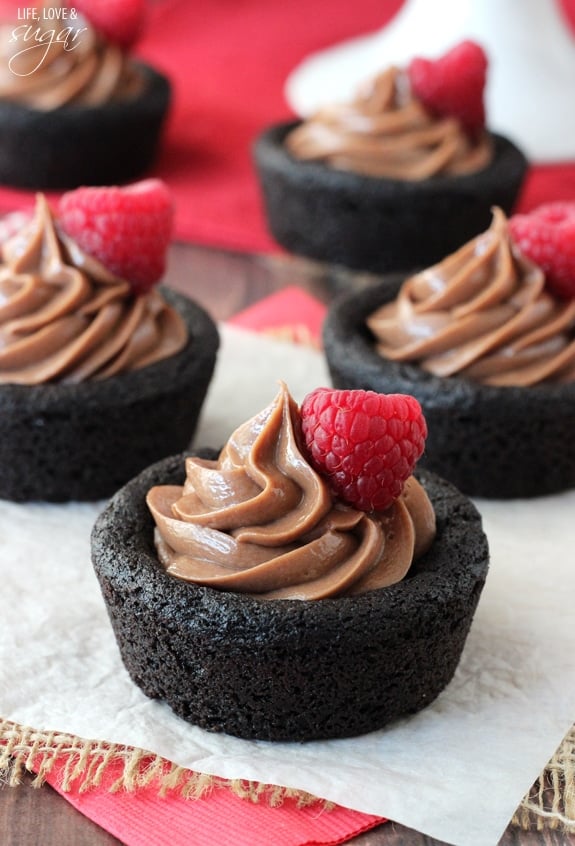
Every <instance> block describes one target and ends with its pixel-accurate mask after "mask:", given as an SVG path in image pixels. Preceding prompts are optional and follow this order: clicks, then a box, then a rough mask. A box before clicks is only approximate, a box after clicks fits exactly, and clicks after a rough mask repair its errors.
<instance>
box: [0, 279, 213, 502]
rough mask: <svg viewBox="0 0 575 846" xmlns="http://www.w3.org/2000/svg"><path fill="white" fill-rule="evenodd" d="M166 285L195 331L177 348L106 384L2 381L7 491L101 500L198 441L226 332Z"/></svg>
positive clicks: (1, 452)
mask: <svg viewBox="0 0 575 846" xmlns="http://www.w3.org/2000/svg"><path fill="white" fill-rule="evenodd" d="M160 290H161V291H162V293H163V295H164V297H165V298H166V300H167V301H168V302H170V303H171V304H172V305H173V306H174V307H175V308H176V309H177V310H178V312H179V313H180V315H181V316H182V317H183V318H184V321H185V323H186V326H187V328H188V333H189V339H188V343H187V344H186V346H185V347H184V349H183V350H182V351H181V352H179V353H178V354H177V355H175V356H171V357H170V358H167V359H164V360H163V361H159V362H157V363H156V364H152V365H150V366H149V367H144V368H142V369H141V370H136V371H133V372H130V373H123V374H119V375H118V376H114V377H111V378H110V379H102V380H100V381H86V382H81V383H78V384H72V383H51V384H46V385H34V386H28V385H1V386H0V498H3V499H10V500H14V501H17V502H25V501H29V500H44V501H51V502H64V501H68V500H97V499H101V498H104V497H108V496H111V495H112V494H113V493H115V491H117V490H118V488H120V487H121V486H122V485H123V484H125V483H126V482H127V481H128V480H129V479H131V478H132V477H133V476H134V475H135V474H136V473H139V472H140V471H141V470H142V469H143V468H144V467H147V466H148V465H149V464H151V463H152V462H155V461H158V460H159V459H160V458H164V457H165V456H167V455H172V454H173V453H174V451H175V450H182V449H186V448H187V447H188V446H189V444H190V441H191V438H192V436H193V433H194V430H195V428H196V424H197V421H198V417H199V414H200V410H201V407H202V404H203V401H204V398H205V395H206V392H207V389H208V385H209V382H210V379H211V377H212V373H213V370H214V367H215V361H216V355H217V349H218V345H219V337H218V332H217V328H216V326H215V324H214V322H213V321H212V319H211V317H210V316H209V315H208V314H207V313H206V312H205V311H204V310H203V309H202V308H201V307H200V306H198V305H197V304H196V303H194V302H192V301H191V300H189V299H188V298H187V297H184V296H182V295H181V294H178V293H176V292H175V291H170V290H169V289H165V288H164V289H160Z"/></svg>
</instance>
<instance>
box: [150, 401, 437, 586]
mask: <svg viewBox="0 0 575 846" xmlns="http://www.w3.org/2000/svg"><path fill="white" fill-rule="evenodd" d="M299 430H300V419H299V409H298V407H297V405H296V403H295V402H294V400H293V399H292V398H291V396H290V394H289V392H288V390H287V388H286V387H285V385H282V387H281V390H280V392H279V394H278V396H277V397H276V398H275V400H274V401H273V402H272V403H271V404H270V405H269V406H268V407H267V408H265V409H264V410H263V411H262V412H260V413H259V414H257V415H256V416H255V417H253V418H252V419H251V420H249V421H248V422H247V423H244V424H243V425H241V426H240V427H239V428H238V429H236V431H235V432H234V433H233V434H232V435H231V437H230V439H229V440H228V442H227V443H226V445H225V447H224V449H223V450H222V452H221V453H220V455H219V457H218V459H216V460H207V459H202V458H197V457H190V458H187V459H186V480H185V484H184V485H183V486H172V485H160V486H156V487H154V488H152V489H151V490H150V491H149V493H148V497H147V502H148V506H149V508H150V511H151V513H152V515H153V517H154V520H155V523H156V530H155V543H156V549H157V551H158V557H159V559H160V562H161V563H162V564H163V565H164V567H165V568H166V569H167V571H168V572H169V573H171V574H172V575H174V576H177V577H178V578H180V579H184V580H188V581H191V582H195V583H197V584H201V585H208V586H210V587H214V588H218V589H220V590H228V591H235V592H240V593H246V594H250V595H254V596H257V597H258V598H261V599H323V598H325V597H330V596H340V595H350V594H357V593H363V592H365V591H368V590H373V589H375V588H379V587H385V586H387V585H390V584H393V583H394V582H397V581H400V580H401V579H402V578H403V577H404V576H405V574H406V573H407V571H408V569H409V567H410V566H411V563H412V561H413V559H414V558H415V557H417V556H419V555H421V554H423V552H424V551H425V550H426V549H427V548H428V547H429V545H430V544H431V542H432V540H433V537H434V535H435V516H434V512H433V508H432V506H431V503H430V502H429V499H428V497H427V494H426V493H425V491H424V489H423V488H422V487H421V485H420V484H419V483H418V482H417V481H416V480H415V478H413V477H412V478H410V479H409V480H408V483H407V484H406V487H405V489H404V493H403V495H402V497H400V498H399V499H398V500H396V501H395V503H394V504H393V505H392V506H391V507H390V508H389V509H387V510H386V511H385V512H383V513H380V514H375V513H371V514H367V513H365V512H363V511H357V510H355V509H353V508H351V507H349V506H347V505H343V504H339V503H338V502H336V501H335V500H334V497H333V495H332V494H331V492H330V490H329V488H328V485H327V483H326V482H325V481H324V479H322V478H321V477H320V476H319V475H318V474H317V472H316V471H315V470H314V469H313V468H312V467H311V465H310V464H309V462H308V461H307V459H306V458H305V456H304V454H303V452H302V449H301V448H300V435H299Z"/></svg>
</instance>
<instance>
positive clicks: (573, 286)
mask: <svg viewBox="0 0 575 846" xmlns="http://www.w3.org/2000/svg"><path fill="white" fill-rule="evenodd" d="M509 231H510V233H511V237H512V239H513V241H514V242H515V243H516V244H517V246H518V247H519V249H520V250H521V252H522V253H523V255H525V256H527V258H528V259H531V261H533V262H535V264H537V265H539V267H540V268H541V269H542V270H543V272H544V273H545V282H546V285H547V287H548V288H549V290H550V291H552V293H554V294H555V295H556V296H558V297H562V298H565V299H571V298H572V297H575V203H565V202H559V203H545V204H544V205H542V206H539V207H538V208H536V209H535V210H534V211H532V212H530V213H529V214H516V215H513V217H511V218H510V220H509Z"/></svg>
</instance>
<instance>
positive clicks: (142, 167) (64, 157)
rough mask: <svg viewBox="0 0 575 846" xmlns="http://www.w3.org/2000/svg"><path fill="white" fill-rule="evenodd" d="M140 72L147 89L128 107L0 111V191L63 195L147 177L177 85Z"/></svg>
mask: <svg viewBox="0 0 575 846" xmlns="http://www.w3.org/2000/svg"><path fill="white" fill-rule="evenodd" d="M138 67H139V68H140V70H141V72H142V73H143V76H144V82H145V85H144V89H143V91H142V92H141V93H140V94H138V95H137V96H136V97H133V98H130V99H125V100H119V101H116V102H112V103H106V104H103V105H99V106H82V105H70V106H62V107H61V108H59V109H54V110H51V111H40V110H39V109H33V108H30V107H28V106H23V105H20V104H18V103H9V102H3V103H0V120H1V123H2V133H1V135H0V183H1V184H4V185H12V186H14V187H19V188H30V189H36V190H63V189H69V188H77V187H78V186H80V185H115V184H118V183H123V182H131V181H133V180H135V179H137V178H138V177H140V176H142V175H143V174H145V172H146V171H147V170H148V168H149V167H150V166H151V165H152V163H153V161H154V159H155V157H156V153H157V150H158V144H159V139H160V134H161V131H162V127H163V124H164V119H165V117H166V114H167V112H168V108H169V105H170V101H171V83H170V81H169V80H168V78H167V77H166V76H164V75H163V74H161V73H159V72H158V71H156V70H154V69H153V68H151V67H149V66H148V65H144V64H139V65H138Z"/></svg>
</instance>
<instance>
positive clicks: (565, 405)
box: [323, 276, 575, 499]
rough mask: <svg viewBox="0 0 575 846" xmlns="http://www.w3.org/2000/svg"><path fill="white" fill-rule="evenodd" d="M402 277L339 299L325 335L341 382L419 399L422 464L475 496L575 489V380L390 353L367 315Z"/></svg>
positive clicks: (331, 310)
mask: <svg viewBox="0 0 575 846" xmlns="http://www.w3.org/2000/svg"><path fill="white" fill-rule="evenodd" d="M402 282H403V279H402V278H401V277H399V276H390V277H388V278H387V279H385V280H384V281H382V282H381V283H378V284H376V285H374V286H372V287H369V288H366V289H364V290H363V291H361V292H357V293H345V294H343V295H341V296H340V297H338V298H337V299H336V300H335V301H334V302H333V303H332V304H331V306H330V308H329V311H328V315H327V317H326V320H325V323H324V329H323V342H324V349H325V355H326V358H327V362H328V366H329V370H330V374H331V378H332V382H333V384H334V386H335V387H337V388H363V389H367V390H373V391H378V392H382V393H407V394H412V395H413V396H415V397H416V398H417V399H418V400H419V402H420V403H421V405H422V407H423V411H424V413H425V417H426V420H427V425H428V429H429V433H428V437H427V442H426V447H425V453H424V455H423V456H422V458H421V459H420V461H419V464H420V466H423V467H427V468H428V469H430V470H432V471H433V472H435V473H438V474H440V475H441V476H443V477H445V478H446V479H449V480H450V481H451V482H453V484H455V485H456V486H457V487H458V488H460V489H461V490H462V491H464V492H465V493H466V494H467V495H469V496H477V497H487V498H493V499H510V498H522V497H534V496H543V495H545V494H551V493H556V492H559V491H562V490H566V489H568V488H571V487H574V486H575V440H574V439H573V434H572V433H573V431H575V383H572V384H564V385H559V384H557V385H552V384H546V385H536V386H533V387H527V388H524V387H494V386H487V385H480V384H478V383H476V382H472V381H470V380H468V379H462V378H458V377H450V378H440V377H437V376H433V375H432V374H430V373H427V372H426V371H424V370H423V369H422V368H421V367H418V366H417V365H416V364H407V363H398V362H393V361H390V360H389V359H384V358H382V357H381V356H380V355H378V353H377V352H376V351H375V348H374V343H373V337H372V335H371V333H370V331H369V329H368V328H367V327H366V324H365V321H366V318H367V317H368V316H369V315H370V314H371V313H372V312H373V311H374V310H375V309H376V308H378V307H379V306H380V305H383V304H384V303H386V302H389V301H390V300H392V299H394V298H395V296H396V295H397V292H398V290H399V287H400V285H401V283H402Z"/></svg>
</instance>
